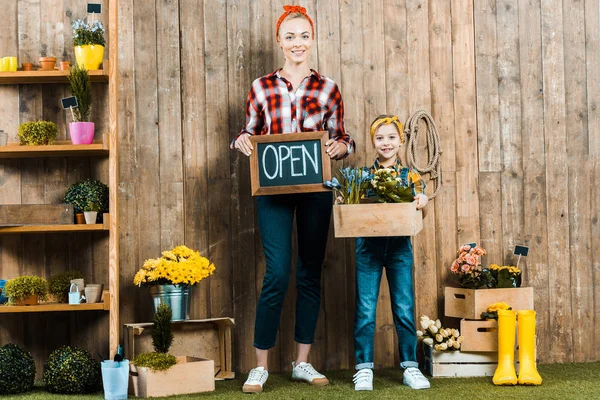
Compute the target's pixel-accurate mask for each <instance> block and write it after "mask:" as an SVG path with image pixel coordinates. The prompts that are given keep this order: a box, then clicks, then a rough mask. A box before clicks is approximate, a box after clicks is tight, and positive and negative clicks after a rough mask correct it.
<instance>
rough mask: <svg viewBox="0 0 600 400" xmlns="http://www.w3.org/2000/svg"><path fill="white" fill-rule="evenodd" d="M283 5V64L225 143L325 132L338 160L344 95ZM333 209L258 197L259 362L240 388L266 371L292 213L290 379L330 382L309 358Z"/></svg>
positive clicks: (261, 379) (298, 199)
mask: <svg viewBox="0 0 600 400" xmlns="http://www.w3.org/2000/svg"><path fill="white" fill-rule="evenodd" d="M284 10H285V11H284V13H283V14H282V15H281V16H280V17H279V20H278V21H277V26H276V36H277V43H278V44H279V47H280V48H281V50H282V52H283V55H284V58H285V63H284V66H283V68H281V69H278V70H277V71H275V72H273V73H271V74H268V75H266V76H263V77H261V78H258V79H256V80H255V81H254V82H253V83H252V88H251V89H250V93H249V95H248V101H247V104H246V124H245V126H244V128H243V129H242V131H241V132H240V133H239V134H238V135H237V137H236V138H235V139H234V141H233V142H232V143H231V147H232V148H236V149H237V150H238V151H240V152H242V153H243V154H245V155H247V156H249V155H250V154H251V152H252V151H253V147H252V144H251V142H250V140H249V137H250V136H251V135H269V134H280V133H293V132H312V131H319V130H328V131H329V137H330V139H329V140H328V141H327V142H326V144H325V146H327V150H326V152H327V154H328V155H329V157H330V158H332V159H340V158H343V157H345V156H347V155H348V154H350V152H351V151H352V147H353V145H354V142H353V141H352V139H351V138H350V136H348V134H347V133H346V131H345V129H344V121H343V119H344V107H343V103H342V96H341V94H340V91H339V89H338V87H337V85H336V84H335V82H334V81H333V80H331V79H329V78H327V77H325V76H323V75H320V74H319V73H317V72H316V71H314V70H312V69H310V68H309V66H308V58H309V54H310V51H311V49H312V46H313V44H314V25H313V22H312V20H311V19H310V17H309V16H308V15H307V14H306V10H305V9H304V8H303V7H299V6H284ZM331 209H332V197H331V193H329V192H320V193H301V194H290V195H273V196H261V197H258V198H257V210H258V224H259V228H260V233H261V238H262V244H263V249H264V252H265V258H266V263H267V269H266V274H265V277H264V280H263V287H262V291H261V294H260V300H259V302H258V306H257V310H256V321H255V324H254V347H255V348H256V360H257V362H256V364H257V367H256V368H253V369H252V370H251V371H250V374H249V376H248V380H247V381H246V383H245V384H244V387H243V391H244V392H247V393H257V392H262V390H263V385H264V383H265V382H266V381H267V378H268V376H269V373H268V364H267V359H268V352H269V349H270V348H272V347H273V346H274V345H275V340H276V337H277V330H278V328H279V318H280V315H281V308H282V305H283V301H284V298H285V293H286V291H287V287H288V283H289V279H290V265H291V253H292V244H291V241H292V240H291V239H292V224H293V220H294V213H295V214H296V226H297V234H298V261H297V263H296V287H297V290H298V296H297V300H296V328H295V335H294V340H295V341H296V354H297V356H296V360H295V362H293V363H292V379H296V380H301V381H305V382H308V383H310V384H313V385H317V386H324V385H327V384H328V383H329V382H328V380H327V378H326V377H325V376H323V375H322V374H320V373H318V372H317V371H316V370H315V369H314V368H313V367H312V365H310V364H309V363H308V362H307V360H308V353H309V351H310V347H311V344H312V342H313V339H314V333H315V328H316V325H317V318H318V316H319V308H320V303H321V266H322V264H323V259H324V257H325V247H326V243H327V233H328V231H329V221H330V217H331Z"/></svg>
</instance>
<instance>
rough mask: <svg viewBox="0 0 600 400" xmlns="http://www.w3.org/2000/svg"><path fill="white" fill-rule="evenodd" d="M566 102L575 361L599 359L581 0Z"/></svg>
mask: <svg viewBox="0 0 600 400" xmlns="http://www.w3.org/2000/svg"><path fill="white" fill-rule="evenodd" d="M563 7H564V10H569V11H568V12H565V13H564V14H563V19H564V21H563V23H564V31H563V35H564V43H565V46H564V55H565V59H564V62H565V66H564V68H565V101H566V126H568V129H567V130H566V134H567V160H568V168H569V172H568V179H569V184H568V188H569V189H568V190H569V193H577V195H576V196H569V197H568V206H569V221H568V222H569V231H568V232H569V243H570V244H571V245H570V247H569V251H570V259H571V309H572V310H573V326H572V330H573V359H574V361H575V362H585V361H591V360H594V359H595V357H594V346H593V344H592V343H593V337H594V322H593V318H592V317H593V313H592V310H593V309H594V288H593V282H592V281H591V280H590V279H589V277H590V276H592V275H593V269H592V251H591V245H592V243H591V224H590V215H589V213H590V210H591V208H590V207H591V198H590V192H591V190H590V186H589V182H590V172H591V171H590V170H591V168H590V163H589V161H588V157H587V155H588V154H589V147H590V146H589V136H588V132H589V131H588V126H587V111H588V100H587V83H586V78H587V77H586V73H587V71H586V43H585V42H586V32H585V23H586V17H585V14H584V12H585V10H584V3H583V2H581V1H573V0H567V1H564V2H563Z"/></svg>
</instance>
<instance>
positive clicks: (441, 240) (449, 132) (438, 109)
mask: <svg viewBox="0 0 600 400" xmlns="http://www.w3.org/2000/svg"><path fill="white" fill-rule="evenodd" d="M429 21H430V22H429V48H430V53H429V60H430V70H431V72H430V76H431V115H432V117H433V120H434V121H435V123H436V126H437V128H438V132H439V134H440V145H441V149H442V154H441V157H440V162H441V164H442V182H441V183H442V189H441V190H440V192H439V195H438V197H437V198H436V199H439V200H433V206H434V207H435V226H436V236H435V237H436V249H437V254H436V261H437V298H438V301H437V305H438V307H437V309H438V313H437V314H438V317H440V319H441V317H442V316H443V315H444V307H443V304H444V286H445V285H446V284H448V283H449V280H450V277H449V273H450V265H451V264H452V261H453V260H454V258H455V254H456V249H457V246H458V244H457V229H456V155H455V152H456V149H455V146H456V145H455V139H454V96H453V90H454V82H453V77H452V70H451V69H450V68H448V65H451V64H452V33H451V30H452V16H451V11H450V2H443V1H442V2H436V1H434V2H431V3H430V4H429ZM428 207H431V205H429V206H428ZM417 315H418V314H417ZM444 325H446V324H444Z"/></svg>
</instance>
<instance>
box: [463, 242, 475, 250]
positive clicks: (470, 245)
mask: <svg viewBox="0 0 600 400" xmlns="http://www.w3.org/2000/svg"><path fill="white" fill-rule="evenodd" d="M464 246H469V247H470V248H472V249H473V248H475V247H477V243H476V242H473V243H465V244H464Z"/></svg>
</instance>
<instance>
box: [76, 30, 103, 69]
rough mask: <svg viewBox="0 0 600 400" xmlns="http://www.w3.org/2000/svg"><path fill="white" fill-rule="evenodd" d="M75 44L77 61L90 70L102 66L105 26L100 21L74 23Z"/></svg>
mask: <svg viewBox="0 0 600 400" xmlns="http://www.w3.org/2000/svg"><path fill="white" fill-rule="evenodd" d="M73 46H75V60H76V63H77V64H79V65H81V66H82V67H83V68H85V69H88V70H95V69H99V68H100V64H102V61H103V59H104V27H103V26H102V22H100V21H92V22H88V23H86V22H85V21H83V20H81V19H78V20H77V21H75V22H74V23H73Z"/></svg>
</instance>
